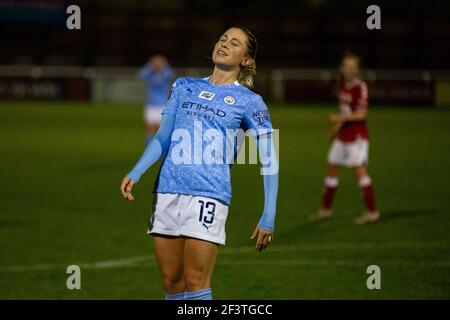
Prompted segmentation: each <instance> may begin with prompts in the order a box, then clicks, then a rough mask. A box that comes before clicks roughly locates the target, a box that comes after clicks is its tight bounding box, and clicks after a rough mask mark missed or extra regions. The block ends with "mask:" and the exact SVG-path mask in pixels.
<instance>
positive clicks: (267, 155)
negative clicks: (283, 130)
mask: <svg viewBox="0 0 450 320" xmlns="http://www.w3.org/2000/svg"><path fill="white" fill-rule="evenodd" d="M257 145H258V153H259V157H260V161H261V164H262V168H261V174H262V175H263V177H264V178H263V180H264V211H263V213H262V216H261V218H260V220H259V222H258V225H257V226H256V228H255V231H254V232H253V235H252V237H251V239H254V238H256V239H257V240H256V246H255V248H256V250H258V251H262V250H264V249H266V248H267V246H269V245H270V244H271V243H272V241H273V231H274V228H275V215H276V205H277V195H278V159H277V154H276V148H275V143H274V139H273V137H272V133H268V134H264V135H262V136H260V137H258V138H257Z"/></svg>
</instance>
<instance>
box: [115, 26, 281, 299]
mask: <svg viewBox="0 0 450 320" xmlns="http://www.w3.org/2000/svg"><path fill="white" fill-rule="evenodd" d="M256 46H257V43H256V38H255V36H254V35H253V34H252V33H251V32H250V31H249V30H247V29H245V28H230V29H228V30H227V31H226V32H225V33H223V34H222V35H221V37H220V39H219V40H218V41H217V43H216V45H215V47H214V51H213V54H212V60H213V62H214V65H215V66H214V70H213V72H212V74H211V75H210V76H209V77H206V78H178V79H177V80H176V81H175V83H174V84H173V87H172V91H171V94H170V98H169V100H168V101H167V103H166V104H165V107H164V110H163V112H162V121H161V126H160V128H159V129H158V132H157V133H156V135H155V136H154V138H153V139H152V140H151V142H150V143H149V144H148V145H147V147H146V149H145V151H144V154H143V155H142V157H141V159H140V160H139V161H138V163H137V164H136V166H135V167H134V168H133V170H131V171H130V172H129V173H128V174H127V175H126V176H125V177H124V178H123V180H122V184H121V186H120V189H121V192H122V195H123V196H124V198H125V199H127V200H134V197H133V195H132V193H131V190H132V187H133V185H134V184H135V183H137V182H138V181H139V179H140V177H141V176H142V174H144V173H145V171H146V170H147V169H148V168H150V166H152V165H153V164H154V163H155V162H156V161H158V160H159V159H160V158H162V159H163V160H162V165H161V168H160V170H159V174H158V177H157V179H156V184H155V190H154V191H155V192H156V195H155V197H154V200H155V202H154V206H153V212H152V216H151V218H150V224H149V229H148V233H149V234H152V235H153V239H154V247H155V254H156V259H157V261H158V265H159V268H160V270H161V272H162V278H163V285H164V289H165V293H166V299H168V300H181V299H188V300H200V299H202V300H208V299H212V293H211V278H212V273H213V271H214V268H215V263H216V258H217V252H218V247H219V245H224V244H225V239H226V235H225V223H226V220H227V216H228V208H229V205H230V202H231V172H230V171H231V165H232V164H233V163H234V158H235V155H236V152H237V149H238V148H239V143H240V141H242V140H240V137H239V134H235V133H236V132H244V131H246V133H250V134H251V135H253V136H254V137H255V139H256V141H257V147H258V148H257V149H258V150H257V151H258V153H259V156H260V160H261V164H262V171H261V172H262V173H261V174H262V175H263V183H264V209H263V212H262V214H261V218H260V219H259V221H258V223H257V224H256V227H255V229H254V232H253V235H252V236H251V239H255V240H256V246H255V248H256V249H257V250H258V251H262V250H264V249H266V248H267V247H268V246H269V245H270V243H271V242H272V235H273V231H274V228H275V213H276V201H277V192H278V160H277V156H276V148H275V145H274V139H273V138H272V137H273V135H274V129H273V128H272V122H271V119H270V115H269V110H268V108H267V106H266V104H265V103H264V101H263V99H262V97H261V96H260V95H258V94H256V93H254V92H252V91H251V90H250V89H249V88H251V87H252V86H253V75H254V74H255V73H256V64H255V58H256ZM230 132H231V134H230ZM241 137H242V136H241ZM243 152H244V151H243ZM249 192H251V190H249Z"/></svg>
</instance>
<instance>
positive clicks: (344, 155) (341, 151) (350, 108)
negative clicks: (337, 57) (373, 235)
mask: <svg viewBox="0 0 450 320" xmlns="http://www.w3.org/2000/svg"><path fill="white" fill-rule="evenodd" d="M359 68H360V58H359V57H358V56H357V55H355V54H353V53H347V54H345V55H344V57H343V59H342V62H341V65H340V68H339V73H340V78H341V87H340V89H339V108H340V111H341V112H340V113H338V114H331V115H330V116H329V120H330V122H332V123H333V124H334V129H333V133H332V136H334V140H333V143H332V145H331V149H330V151H329V153H328V168H327V176H326V178H325V191H324V193H323V200H322V207H321V209H320V210H319V211H318V212H317V213H315V214H314V215H313V216H312V219H313V220H321V219H329V218H331V217H332V211H331V204H332V202H333V196H334V193H335V191H336V188H337V186H338V182H339V180H338V174H339V170H340V168H341V167H349V168H353V170H354V171H355V174H356V177H357V178H358V182H359V186H360V188H361V191H362V194H363V197H364V202H365V205H366V208H367V210H366V211H365V212H363V214H362V215H361V216H359V217H358V218H357V219H356V220H355V223H357V224H366V223H370V222H375V221H377V220H378V219H379V218H380V213H379V211H378V210H377V208H376V205H375V197H374V191H373V187H372V180H371V179H370V176H369V174H368V172H367V162H368V150H369V135H368V130H367V124H366V118H367V107H368V92H367V85H366V83H365V82H364V81H362V80H361V77H360V70H359Z"/></svg>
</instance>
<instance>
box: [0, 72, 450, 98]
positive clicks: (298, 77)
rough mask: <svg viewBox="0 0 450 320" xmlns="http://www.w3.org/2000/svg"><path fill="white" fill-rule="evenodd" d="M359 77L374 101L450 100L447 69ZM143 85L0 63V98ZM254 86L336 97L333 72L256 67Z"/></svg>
mask: <svg viewBox="0 0 450 320" xmlns="http://www.w3.org/2000/svg"><path fill="white" fill-rule="evenodd" d="M209 72H210V69H208V68H176V74H177V76H178V77H180V76H192V77H204V76H207V75H208V73H209ZM363 77H364V79H365V80H366V82H367V84H368V86H369V90H370V98H371V103H374V104H393V105H404V106H407V105H424V106H425V105H426V106H446V105H447V106H448V105H450V94H449V92H450V72H443V71H442V72H437V71H433V72H431V71H415V70H409V71H406V70H404V71H392V70H367V71H366V72H365V73H364V75H363ZM146 90H147V89H146V86H145V84H144V83H143V82H142V81H140V80H139V79H138V78H137V68H132V67H126V68H124V67H96V68H92V67H91V68H83V67H76V66H74V67H67V66H64V67H56V66H42V67H41V66H25V65H22V66H0V100H76V101H94V102H110V103H142V102H143V101H144V100H145V94H146ZM255 91H256V92H258V93H260V94H262V95H263V96H264V97H265V99H267V100H268V101H274V102H280V103H286V102H287V103H299V102H308V103H315V102H317V103H335V101H336V92H337V77H336V72H335V71H334V70H330V69H270V70H261V71H259V72H258V77H257V83H256V88H255Z"/></svg>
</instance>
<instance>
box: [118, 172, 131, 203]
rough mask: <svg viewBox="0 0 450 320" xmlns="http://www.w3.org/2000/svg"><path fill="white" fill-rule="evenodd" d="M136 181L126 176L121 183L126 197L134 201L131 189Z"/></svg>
mask: <svg viewBox="0 0 450 320" xmlns="http://www.w3.org/2000/svg"><path fill="white" fill-rule="evenodd" d="M133 185H134V181H133V180H131V178H130V177H128V176H126V177H125V178H123V179H122V184H121V185H120V192H122V195H123V197H124V198H125V199H127V200H129V201H132V200H134V197H133V195H132V194H131V189H133Z"/></svg>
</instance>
